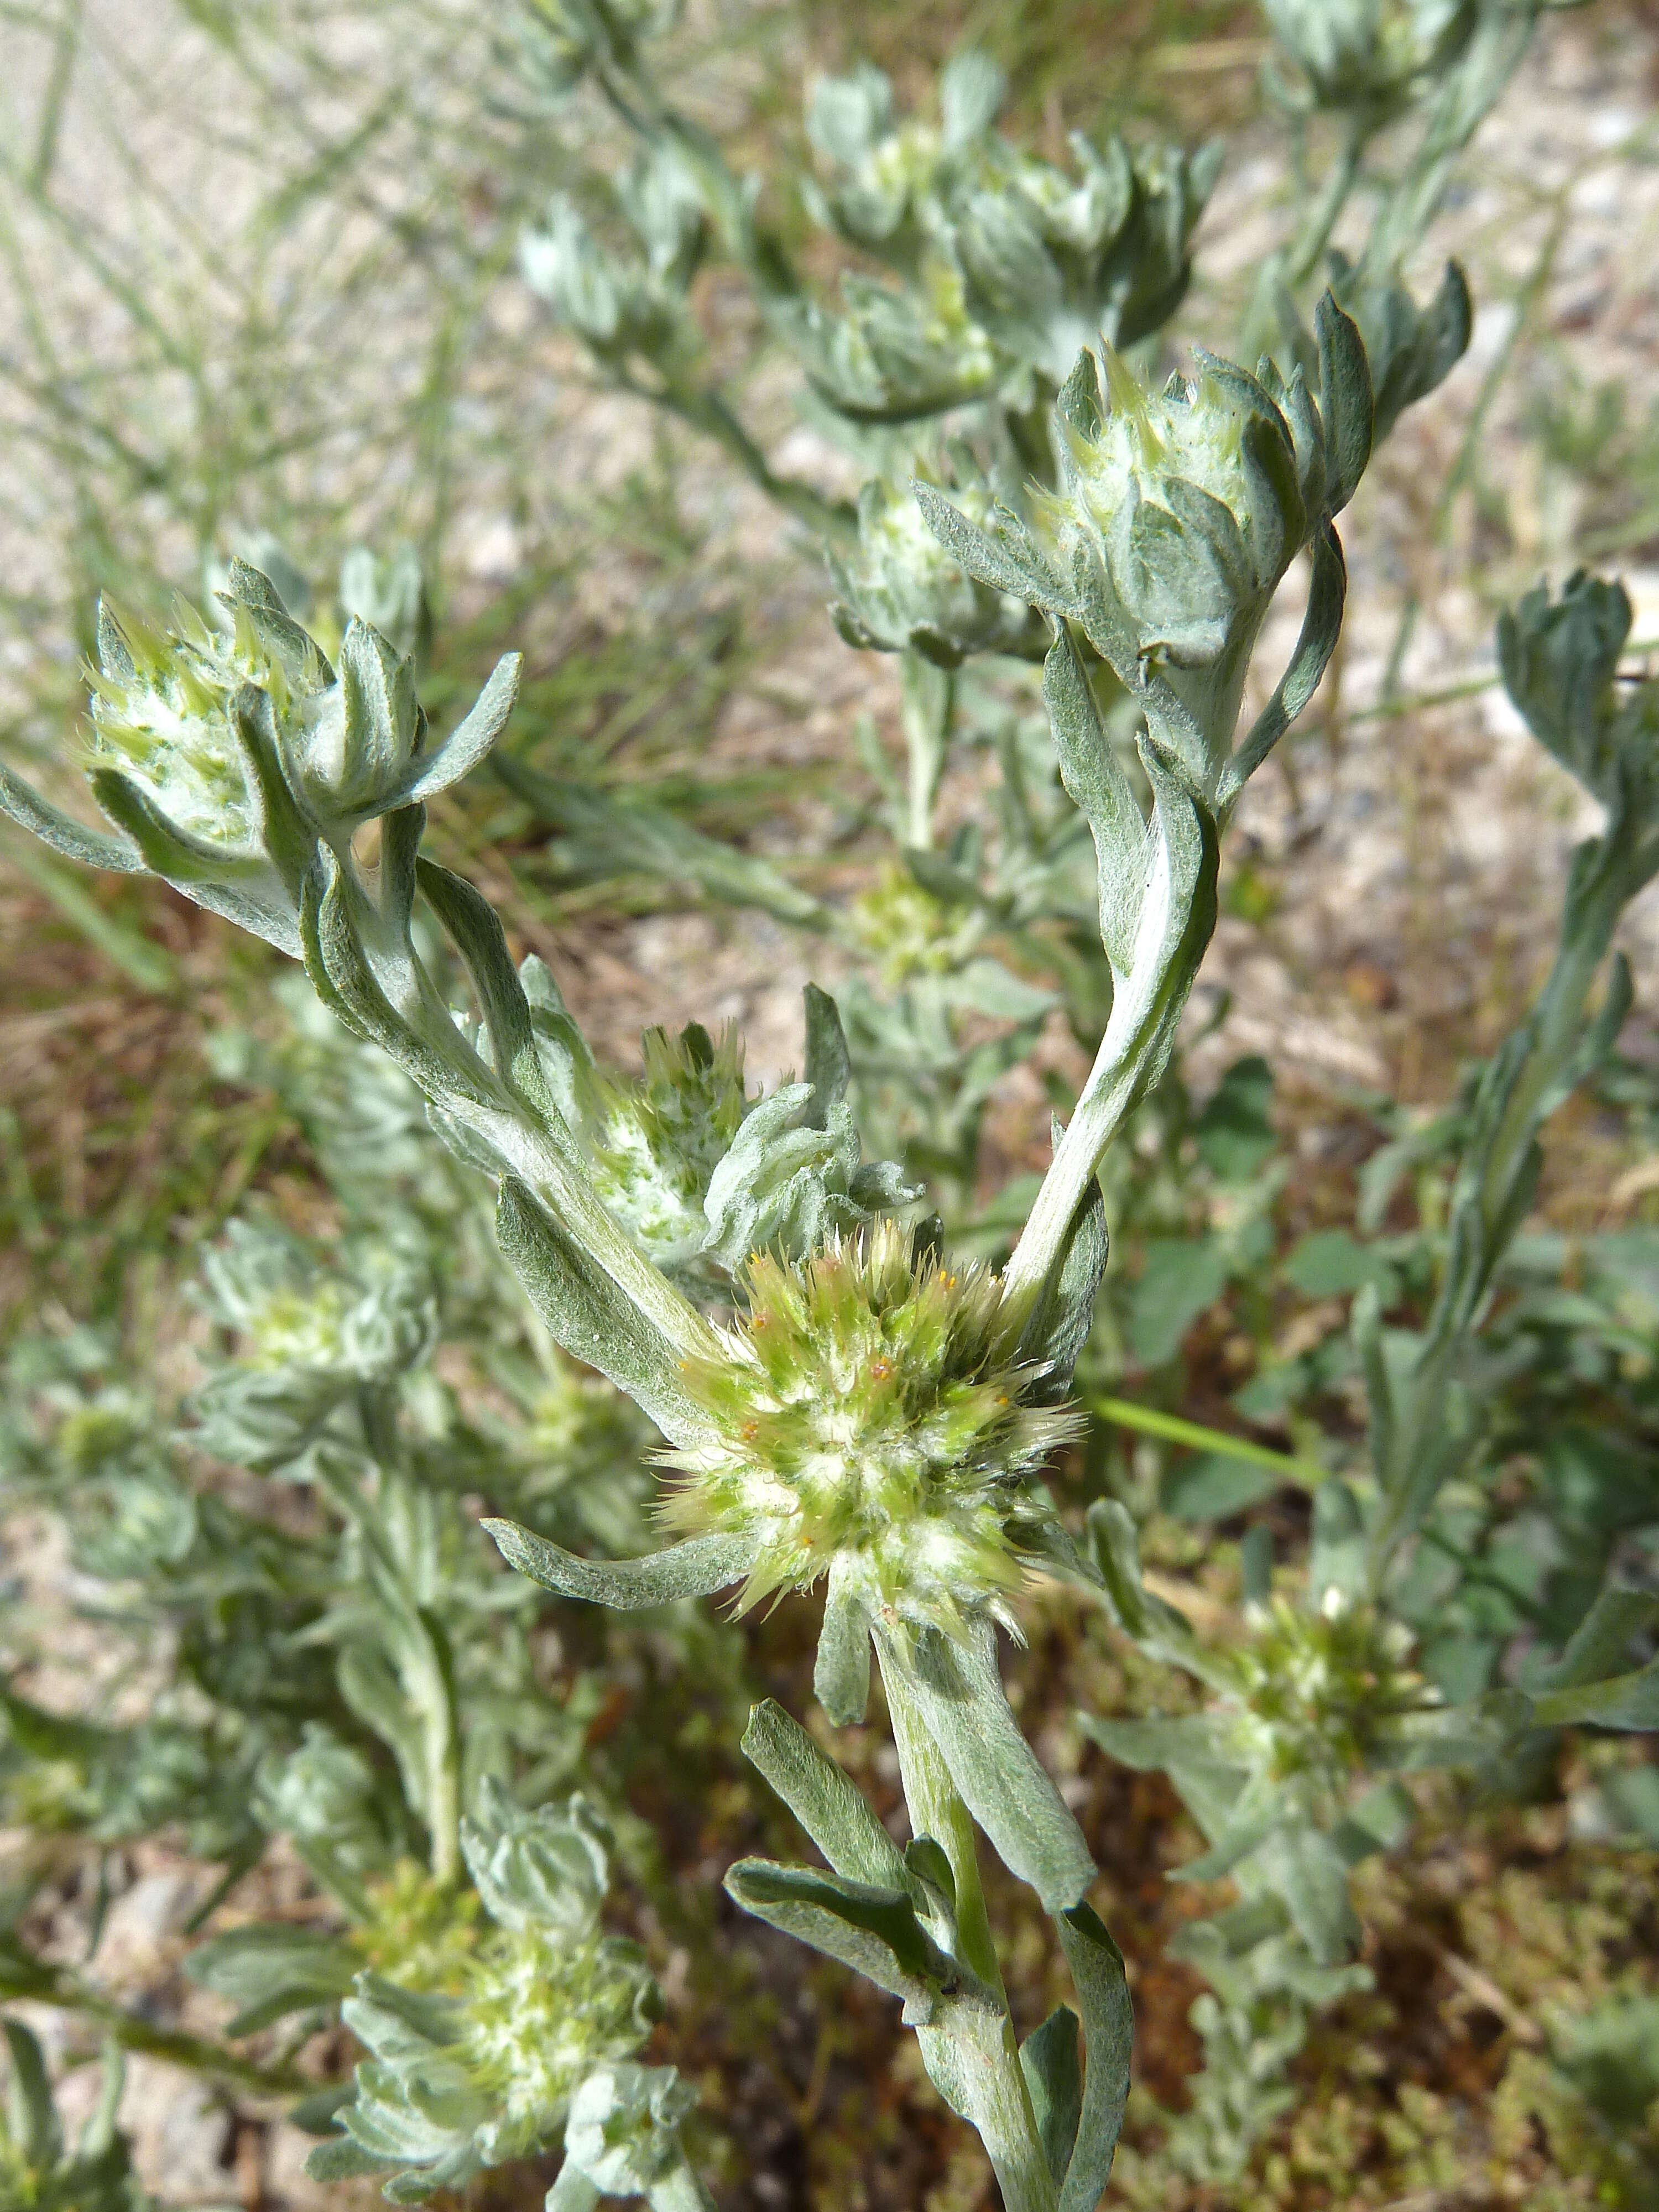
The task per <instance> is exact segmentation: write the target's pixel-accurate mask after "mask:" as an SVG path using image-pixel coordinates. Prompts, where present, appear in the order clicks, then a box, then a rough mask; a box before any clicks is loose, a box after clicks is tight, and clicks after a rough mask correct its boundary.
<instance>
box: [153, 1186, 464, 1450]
mask: <svg viewBox="0 0 1659 2212" xmlns="http://www.w3.org/2000/svg"><path fill="white" fill-rule="evenodd" d="M331 1256H332V1258H333V1262H334V1263H333V1264H332V1265H326V1264H325V1263H324V1261H322V1259H321V1258H320V1256H319V1255H318V1254H317V1253H316V1252H314V1251H313V1250H311V1249H309V1248H308V1247H307V1246H306V1245H305V1244H302V1243H301V1242H300V1241H299V1240H298V1239H297V1238H296V1237H290V1236H289V1235H288V1234H287V1233H286V1232H285V1231H283V1230H280V1229H278V1228H276V1227H275V1226H274V1225H268V1224H263V1223H259V1224H256V1223H253V1222H246V1221H236V1222H233V1223H232V1224H231V1225H230V1227H229V1229H228V1231H227V1232H226V1236H225V1240H224V1242H223V1243H222V1245H220V1246H219V1247H218V1248H217V1249H216V1250H214V1251H212V1252H210V1254H209V1255H208V1257H207V1259H206V1261H204V1265H203V1269H202V1273H203V1293H204V1295H203V1301H202V1302H203V1304H204V1305H205V1306H206V1307H207V1308H208V1310H209V1311H210V1313H211V1314H212V1316H213V1317H214V1318H215V1320H216V1321H218V1322H221V1323H222V1325H223V1326H224V1327H226V1328H229V1329H232V1330H234V1332H235V1334H236V1335H237V1337H238V1338H239V1339H240V1353H239V1357H237V1358H235V1359H234V1360H231V1361H228V1362H227V1363H225V1364H222V1365H221V1366H219V1367H218V1368H217V1370H216V1372H214V1373H213V1374H212V1375H211V1376H210V1378H209V1380H208V1381H207V1383H205V1384H204V1386H203V1388H202V1389H201V1390H200V1391H199V1392H198V1394H197V1400H196V1411H197V1415H198V1418H199V1419H200V1422H201V1426H200V1428H199V1430H198V1431H197V1441H198V1442H199V1443H200V1444H201V1445H202V1447H203V1449H205V1450H208V1451H210V1452H213V1453H215V1454H216V1455H218V1456H219V1457H221V1458H222V1459H228V1460H231V1461H233V1462H238V1461H240V1462H241V1463H242V1464H244V1465H246V1466H249V1467H270V1466H272V1465H274V1464H276V1462H277V1461H278V1460H280V1459H281V1458H283V1457H285V1456H286V1457H292V1456H293V1455H295V1453H296V1452H297V1450H298V1449H300V1447H301V1444H302V1443H304V1442H305V1441H306V1439H307V1437H310V1436H311V1435H313V1434H314V1433H315V1432H316V1431H318V1430H319V1429H320V1427H321V1425H322V1424H323V1423H324V1422H325V1421H326V1420H327V1419H328V1417H329V1415H330V1414H331V1413H332V1412H333V1410H334V1409H335V1407H337V1406H339V1405H341V1404H342V1403H343V1402H344V1401H345V1400H346V1399H347V1398H348V1397H349V1395H351V1394H352V1393H353V1392H354V1391H356V1390H358V1389H363V1388H371V1389H373V1388H386V1387H388V1386H390V1385H392V1384H393V1383H396V1382H397V1381H398V1379H399V1378H400V1377H402V1376H405V1375H407V1374H409V1373H410V1370H412V1369H414V1368H415V1367H416V1366H417V1365H418V1364H420V1362H421V1360H422V1358H423V1357H424V1356H425V1354H426V1352H428V1350H429V1348H430V1346H431V1344H432V1340H433V1337H434V1335H435V1331H436V1328H437V1323H438V1310H437V1302H436V1298H435V1295H434V1290H433V1285H432V1280H431V1277H430V1273H429V1271H428V1265H427V1262H426V1261H425V1259H424V1257H423V1256H422V1255H420V1254H418V1252H416V1251H414V1250H412V1249H404V1247H403V1246H402V1244H401V1243H399V1242H395V1241H393V1240H392V1239H391V1238H382V1237H378V1236H373V1235H362V1236H357V1237H351V1238H349V1239H348V1240H347V1241H346V1242H345V1243H343V1246H342V1247H341V1248H340V1249H339V1250H338V1252H337V1254H336V1255H331Z"/></svg>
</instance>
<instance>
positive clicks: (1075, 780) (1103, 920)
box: [1042, 623, 1148, 975]
mask: <svg viewBox="0 0 1659 2212" xmlns="http://www.w3.org/2000/svg"><path fill="white" fill-rule="evenodd" d="M1042 698H1043V703H1044V705H1045V706H1046V707H1047V708H1048V721H1049V726H1050V727H1051V728H1052V729H1053V731H1054V746H1055V750H1056V751H1057V752H1058V753H1059V755H1060V781H1062V782H1063V783H1064V785H1065V787H1066V793H1067V795H1068V797H1069V798H1070V799H1071V800H1072V803H1073V805H1074V806H1076V807H1077V808H1078V810H1079V812H1080V813H1081V814H1082V816H1083V817H1084V819H1085V821H1086V822H1087V823H1088V825H1089V829H1090V833H1091V836H1093V838H1094V843H1095V860H1096V866H1097V873H1098V876H1099V885H1100V937H1101V942H1102V944H1103V945H1104V946H1105V948H1106V955H1107V957H1108V959H1109V960H1110V962H1111V963H1112V967H1113V969H1114V970H1115V972H1116V973H1117V974H1118V975H1127V973H1128V971H1129V967H1130V963H1131V962H1132V961H1133V957H1134V939H1135V926H1136V923H1137V922H1138V921H1139V915H1140V902H1141V897H1142V895H1143V893H1144V891H1145V890H1146V866H1147V859H1148V850H1147V839H1146V823H1145V821H1144V820H1143V819H1142V818H1141V812H1140V808H1139V805H1137V804H1136V802H1135V796H1134V793H1133V791H1132V790H1131V789H1130V788H1129V780H1128V778H1127V775H1125V774H1124V772H1123V769H1122V765H1121V763H1120V762H1119V760H1118V757H1117V755H1116V754H1115V751H1114V750H1113V749H1112V744H1111V740H1110V739H1109V738H1108V736H1107V734H1106V732H1105V729H1104V728H1103V726H1102V723H1101V720H1100V714H1099V711H1098V709H1097V707H1096V705H1095V701H1094V694H1093V693H1092V692H1091V690H1090V689H1089V679H1088V678H1087V677H1086V675H1085V673H1084V670H1083V664H1082V661H1081V660H1080V659H1079V656H1078V650H1077V647H1076V645H1075V644H1074V643H1073V639H1072V634H1071V630H1070V629H1069V628H1068V627H1067V625H1066V624H1065V623H1061V624H1060V626H1059V629H1057V631H1056V633H1055V636H1054V644H1053V646H1052V647H1051V648H1050V650H1049V653H1048V659H1047V660H1046V661H1044V663H1043V665H1042Z"/></svg>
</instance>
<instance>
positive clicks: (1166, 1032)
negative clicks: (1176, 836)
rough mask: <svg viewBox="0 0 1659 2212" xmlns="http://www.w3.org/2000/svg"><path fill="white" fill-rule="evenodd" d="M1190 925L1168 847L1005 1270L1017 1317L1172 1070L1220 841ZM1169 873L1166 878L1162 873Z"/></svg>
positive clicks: (1199, 956) (1208, 923) (1209, 922)
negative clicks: (1143, 1102)
mask: <svg viewBox="0 0 1659 2212" xmlns="http://www.w3.org/2000/svg"><path fill="white" fill-rule="evenodd" d="M1210 857H1211V861H1212V864H1213V859H1214V847H1213V845H1212V847H1211V849H1210ZM1168 873H1169V862H1168V857H1167V854H1165V853H1164V850H1163V849H1162V848H1159V851H1158V856H1157V859H1156V861H1155V863H1154V877H1153V881H1152V884H1151V885H1150V887H1149V888H1148V890H1147V894H1146V908H1147V911H1148V914H1149V915H1150V916H1152V917H1153V919H1152V922H1151V925H1150V930H1149V929H1148V926H1147V925H1146V924H1143V937H1144V938H1145V937H1146V936H1147V935H1150V938H1151V940H1152V941H1150V942H1143V943H1142V944H1141V945H1138V946H1137V948H1136V957H1135V959H1134V963H1133V967H1132V969H1131V970H1130V973H1129V974H1128V975H1127V976H1122V977H1120V978H1118V979H1116V981H1117V988H1116V990H1115V993H1114V995H1113V1000H1112V1012H1111V1016H1110V1018H1109V1020H1108V1022H1107V1024H1106V1034H1105V1036H1103V1037H1102V1039H1101V1041H1100V1049H1099V1051H1098V1052H1097V1054H1096V1055H1095V1064H1094V1066H1093V1067H1092V1068H1091V1070H1090V1072H1089V1079H1088V1081H1087V1082H1086V1083H1085V1085H1084V1086H1083V1091H1082V1094H1081V1096H1080V1097H1079V1099H1078V1102H1077V1109H1076V1111H1075V1112H1074V1113H1073V1116H1072V1120H1071V1124H1070V1126H1069V1127H1068V1128H1067V1129H1066V1133H1065V1134H1064V1136H1062V1137H1061V1139H1060V1143H1059V1145H1058V1146H1056V1147H1055V1151H1054V1158H1053V1159H1052V1160H1051V1161H1050V1163H1049V1165H1048V1174H1047V1175H1046V1176H1044V1177H1043V1179H1042V1188H1041V1189H1040V1190H1039V1191H1038V1192H1037V1194H1036V1201H1035V1203H1034V1204H1033V1206H1032V1207H1031V1211H1030V1215H1029V1216H1028V1217H1027V1219H1026V1223H1025V1226H1024V1229H1023V1230H1022V1231H1021V1232H1020V1237H1019V1242H1018V1244H1016V1245H1015V1247H1014V1251H1013V1256H1012V1259H1011V1260H1010V1261H1009V1262H1008V1266H1007V1268H1006V1272H1005V1273H1004V1276H1003V1293H1004V1297H1005V1298H1006V1299H1007V1300H1008V1301H1010V1303H1011V1311H1012V1312H1013V1313H1014V1314H1016V1315H1018V1313H1019V1312H1020V1310H1022V1309H1023V1308H1028V1307H1030V1305H1031V1304H1034V1303H1035V1301H1036V1298H1037V1297H1038V1295H1039V1294H1040V1292H1041V1291H1042V1286H1043V1285H1044V1284H1045V1283H1046V1282H1047V1281H1048V1279H1049V1277H1050V1275H1051V1273H1053V1270H1054V1267H1056V1266H1057V1265H1058V1264H1059V1261H1060V1256H1061V1255H1062V1254H1063V1253H1064V1251H1065V1249H1066V1240H1067V1238H1068V1237H1070V1235H1071V1231H1072V1225H1073V1221H1074V1220H1075V1219H1076V1218H1077V1212H1078V1208H1079V1206H1081V1205H1082V1203H1083V1200H1084V1199H1085V1196H1086V1194H1087V1193H1088V1189H1089V1186H1090V1184H1091V1182H1093V1180H1094V1178H1095V1176H1096V1174H1097V1172H1098V1170H1099V1167H1100V1164H1101V1161H1102V1160H1103V1158H1105V1156H1106V1151H1107V1147H1108V1146H1109V1145H1110V1143H1111V1141H1112V1139H1113V1138H1114V1137H1115V1136H1116V1134H1117V1133H1118V1131H1119V1129H1120V1128H1121V1127H1122V1125H1123V1122H1124V1121H1125V1119H1126V1118H1127V1115H1129V1113H1130V1112H1131V1111H1132V1110H1133V1108H1134V1107H1135V1106H1136V1105H1137V1104H1138V1103H1139V1101H1140V1099H1141V1098H1143V1097H1145V1096H1146V1092H1147V1091H1148V1090H1150V1089H1151V1087H1152V1084H1153V1083H1155V1082H1156V1081H1157V1079H1158V1077H1159V1075H1160V1074H1161V1073H1163V1070H1164V1065H1165V1063H1166V1061H1167V1060H1168V1058H1169V1054H1170V1046H1171V1044H1172V1043H1173V1042H1174V1038H1175V1032H1176V1024H1178V1023H1179V1021H1180V1019H1181V1014H1182V1008H1183V1007H1184V1006H1185V1005H1186V1003H1187V995H1188V992H1189V991H1190V990H1191V989H1192V987H1193V983H1194V979H1195V978H1196V976H1197V974H1198V970H1199V966H1200V962H1201V961H1202V960H1203V957H1204V954H1205V951H1206V948H1207V947H1208V945H1209V942H1210V938H1211V935H1212V933H1213V931H1214V928H1215V916H1216V906H1215V896H1214V893H1215V882H1214V873H1213V865H1212V867H1211V870H1210V872H1209V874H1208V876H1207V878H1206V880H1205V881H1204V882H1203V883H1201V884H1200V887H1199V890H1198V891H1197V894H1196V895H1195V896H1194V902H1193V905H1192V907H1191V909H1190V911H1189V912H1188V915H1187V917H1186V919H1185V923H1184V926H1183V927H1181V928H1180V929H1179V931H1177V932H1172V931H1170V930H1169V929H1168V928H1167V927H1166V909H1167V907H1168V904H1169V900H1170V896H1171V892H1170V885H1169V883H1168ZM1160 875H1161V876H1162V877H1163V878H1164V881H1163V882H1160V881H1159V880H1158V878H1159V876H1160Z"/></svg>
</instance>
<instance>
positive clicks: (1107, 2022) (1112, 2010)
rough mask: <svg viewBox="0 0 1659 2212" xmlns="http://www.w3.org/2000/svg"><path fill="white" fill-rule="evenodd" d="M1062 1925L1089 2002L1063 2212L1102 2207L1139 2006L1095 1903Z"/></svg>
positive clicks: (1082, 2000) (1083, 1999)
mask: <svg viewBox="0 0 1659 2212" xmlns="http://www.w3.org/2000/svg"><path fill="white" fill-rule="evenodd" d="M1056 1925H1057V1926H1058V1928H1059V1930H1060V1948H1061V1949H1062V1950H1063V1951H1064V1952H1065V1954H1066V1965H1067V1966H1069V1967H1070V1968H1071V1970H1072V1982H1073V1987H1074V1988H1075V1989H1076V1990H1077V1996H1078V2002H1079V2005H1080V2006H1081V2007H1082V2008H1083V2044H1084V2075H1083V2099H1082V2105H1081V2109H1080V2111H1079V2117H1078V2126H1077V2140H1076V2148H1075V2149H1074V2150H1073V2153H1072V2156H1071V2160H1070V2162H1069V2164H1068V2165H1067V2166H1066V2176H1065V2179H1064V2181H1063V2183H1062V2184H1061V2187H1060V2212H1095V2207H1096V2205H1097V2203H1099V2201H1100V2197H1101V2193H1102V2191H1103V2190H1104V2188H1105V2186H1106V2183H1107V2180H1108V2178H1109V2175H1110V2173H1111V2171H1112V2155H1113V2153H1114V2152H1115V2150H1116V2148H1117V2138H1118V2134H1119V2131H1120V2130H1121V2128H1122V2125H1123V2107H1124V2104H1125V2102H1126V2100H1127V2097H1128V2094H1129V2057H1130V2052H1131V2049H1132V2046H1133V2040H1134V2010H1133V2006H1132V2005H1131V2003H1130V2002H1129V1984H1128V1978H1127V1975H1126V1974H1125V1972H1124V1970H1123V1954H1122V1953H1121V1951H1120V1950H1119V1949H1118V1948H1117V1945H1116V1944H1115V1942H1113V1941H1112V1939H1111V1937H1110V1936H1109V1935H1108V1933H1107V1931H1106V1929H1105V1927H1104V1925H1103V1923H1102V1921H1101V1919H1100V1917H1099V1915H1098V1914H1097V1913H1096V1912H1095V1911H1094V1910H1093V1909H1092V1907H1091V1906H1090V1905H1076V1906H1074V1907H1073V1910H1072V1911H1070V1912H1063V1913H1061V1915H1060V1918H1059V1920H1058V1922H1057V1923H1056Z"/></svg>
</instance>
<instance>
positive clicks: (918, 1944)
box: [726, 1859, 957, 2026]
mask: <svg viewBox="0 0 1659 2212" xmlns="http://www.w3.org/2000/svg"><path fill="white" fill-rule="evenodd" d="M726 1893H727V1894H728V1896H730V1897H731V1899H732V1901H733V1903H734V1904H736V1905H740V1906H741V1907H742V1909H743V1910H744V1911H745V1912H751V1913H753V1914H754V1916H755V1917H756V1918H757V1919H758V1920H764V1921H765V1922H766V1923H768V1924H769V1926H770V1927H773V1928H777V1929H781V1930H782V1932H783V1933H784V1934H785V1935H786V1936H794V1937H795V1939H796V1940H797V1942H802V1943H807V1944H810V1945H811V1948H813V1949H814V1950H815V1951H821V1952H823V1954H824V1956H825V1957H826V1958H830V1959H835V1960H839V1962H840V1963H841V1964H842V1966H850V1967H851V1968H852V1969H853V1971H854V1973H858V1974H862V1975H863V1976H864V1978H865V1979H866V1981H871V1982H873V1983H874V1984H876V1986H877V1988H878V1989H882V1990H887V1992H888V1993H889V1995H890V1996H896V1997H902V1999H903V2001H904V2017H905V2020H906V2021H907V2023H908V2024H910V2025H912V2026H915V2025H919V2024H925V2023H926V2022H927V2021H931V2020H932V2019H933V2015H934V2014H935V2013H936V2011H937V2009H938V2006H939V1996H940V1993H941V1991H942V1990H944V1989H945V1988H947V1987H949V1986H951V1985H953V1984H954V1983H955V1981H956V1979H957V1973H956V1969H955V1967H954V1966H953V1964H952V1962H951V1960H949V1959H948V1958H946V1957H945V1955H944V1954H942V1953H941V1952H940V1951H939V1948H938V1947H937V1946H936V1945H935V1944H934V1942H933V1939H932V1938H931V1936H929V1935H928V1933H927V1930H926V1929H925V1928H924V1927H923V1926H922V1924H921V1921H920V1920H919V1919H918V1918H917V1917H916V1908H915V1902H914V1900H913V1899H912V1898H911V1897H910V1895H909V1893H908V1891H907V1890H905V1889H902V1888H887V1887H874V1886H872V1885H871V1884H869V1883H867V1882H860V1881H851V1880H849V1879H848V1877H847V1876H846V1875H837V1874H824V1873H820V1872H817V1871H816V1870H815V1869H812V1868H810V1867H786V1866H777V1865H775V1864H774V1863H772V1862H771V1861H770V1860H769V1859H739V1860H738V1862H737V1863H736V1864H735V1865H734V1866H732V1868H730V1869H728V1871H727V1873H726Z"/></svg>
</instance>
